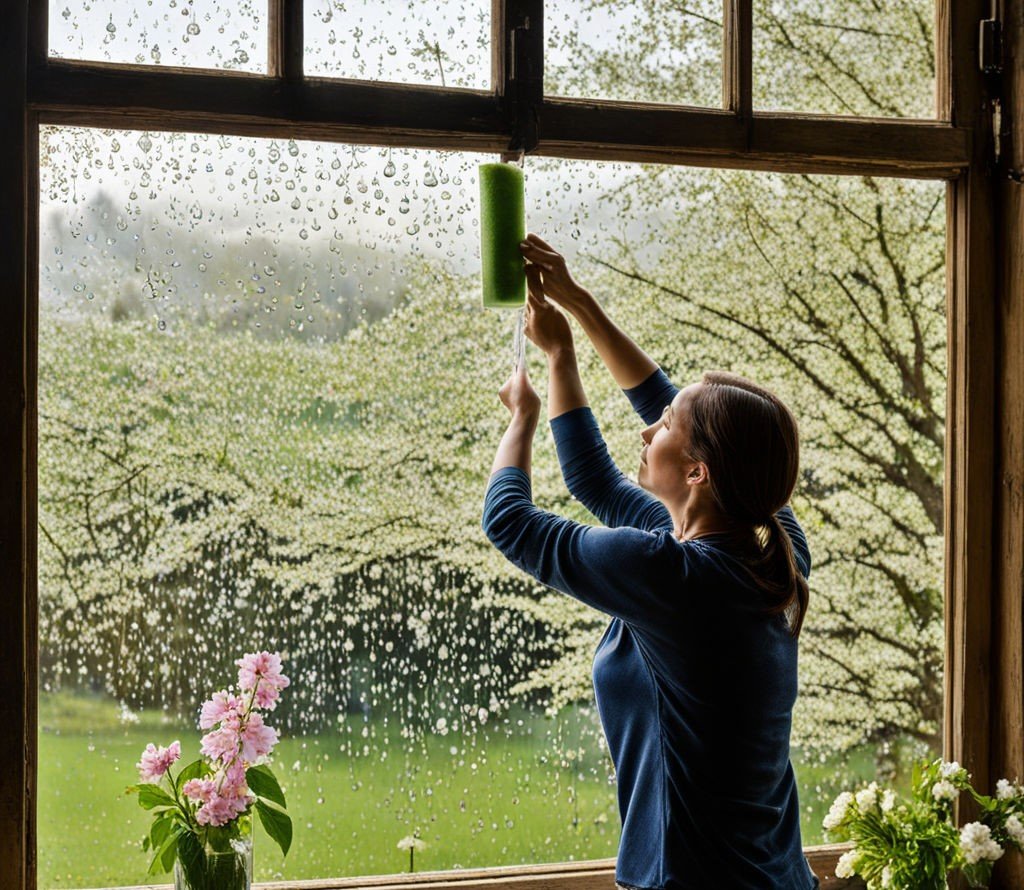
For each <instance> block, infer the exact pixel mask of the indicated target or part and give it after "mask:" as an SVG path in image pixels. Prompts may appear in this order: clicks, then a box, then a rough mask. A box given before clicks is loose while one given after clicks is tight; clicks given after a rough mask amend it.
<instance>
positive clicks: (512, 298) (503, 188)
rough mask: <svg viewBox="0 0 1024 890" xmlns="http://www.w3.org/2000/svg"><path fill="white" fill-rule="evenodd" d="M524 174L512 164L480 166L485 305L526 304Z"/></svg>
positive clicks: (481, 254) (481, 257)
mask: <svg viewBox="0 0 1024 890" xmlns="http://www.w3.org/2000/svg"><path fill="white" fill-rule="evenodd" d="M525 203H526V202H525V198H524V186H523V171H522V170H521V169H520V168H519V167H516V166H514V165H512V164H481V165H480V265H481V271H482V274H483V292H484V306H489V307H492V308H504V309H520V308H522V307H523V306H524V305H525V304H526V271H525V269H524V267H523V255H522V254H521V253H520V252H519V242H520V241H523V240H525V239H526V207H525Z"/></svg>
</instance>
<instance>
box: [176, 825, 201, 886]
mask: <svg viewBox="0 0 1024 890" xmlns="http://www.w3.org/2000/svg"><path fill="white" fill-rule="evenodd" d="M178 860H179V861H180V862H181V868H182V870H183V871H184V872H185V879H186V880H187V881H188V883H189V885H190V886H191V887H192V890H207V887H206V853H204V852H203V845H202V844H201V843H199V838H198V837H196V835H195V834H194V833H193V832H191V831H187V830H185V831H181V832H179V833H178Z"/></svg>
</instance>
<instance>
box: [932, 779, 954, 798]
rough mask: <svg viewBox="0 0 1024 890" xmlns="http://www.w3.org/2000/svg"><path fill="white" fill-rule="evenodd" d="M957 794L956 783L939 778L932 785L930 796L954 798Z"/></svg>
mask: <svg viewBox="0 0 1024 890" xmlns="http://www.w3.org/2000/svg"><path fill="white" fill-rule="evenodd" d="M959 794H960V792H959V791H957V788H956V785H954V784H953V783H952V782H950V781H948V780H947V779H940V780H939V781H938V782H936V783H935V784H934V785H932V797H934V798H935V799H936V800H956V798H957V795H959Z"/></svg>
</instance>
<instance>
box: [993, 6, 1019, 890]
mask: <svg viewBox="0 0 1024 890" xmlns="http://www.w3.org/2000/svg"><path fill="white" fill-rule="evenodd" d="M1005 15H1006V20H1005V22H1004V34H1005V45H1004V52H1005V57H1004V70H1005V75H1004V84H1003V104H1004V108H1003V113H1004V115H1005V119H1004V125H1003V130H1004V132H1006V133H1007V137H1006V138H1005V139H1003V140H1002V158H1001V167H1000V169H999V171H998V175H999V180H998V185H997V188H998V219H997V225H996V232H997V237H998V249H997V253H998V263H999V269H1000V271H1001V281H1000V285H1001V286H1000V299H999V304H998V310H997V311H998V316H997V330H998V332H999V338H998V342H997V345H996V351H997V355H998V356H999V358H998V365H997V369H998V370H997V379H996V389H995V393H996V399H995V401H996V403H997V406H998V409H997V410H998V428H999V440H998V448H999V461H998V467H997V485H996V492H995V499H996V509H997V513H996V520H995V521H996V530H995V540H996V542H997V544H996V561H995V578H994V594H995V603H994V606H993V635H992V661H993V664H994V666H995V675H994V678H993V680H994V682H993V701H992V714H993V719H992V736H991V748H990V756H991V770H990V774H991V777H992V779H993V781H995V780H996V779H999V778H1004V777H1005V778H1009V779H1010V780H1011V781H1012V780H1019V781H1024V663H1022V657H1024V184H1021V183H1018V182H1015V181H1014V180H1012V179H1011V178H1010V177H1009V175H1008V174H1009V171H1010V170H1014V171H1022V170H1024V61H1022V57H1024V12H1022V9H1021V4H1020V3H1007V4H1005ZM996 878H997V882H998V883H995V884H993V887H998V888H999V890H1008V888H1011V887H1013V888H1020V887H1024V856H1022V855H1020V854H1017V853H1012V854H1008V855H1006V856H1005V857H1004V858H1003V861H1001V862H1000V863H998V864H997V867H996Z"/></svg>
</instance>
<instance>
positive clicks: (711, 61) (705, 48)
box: [544, 0, 722, 108]
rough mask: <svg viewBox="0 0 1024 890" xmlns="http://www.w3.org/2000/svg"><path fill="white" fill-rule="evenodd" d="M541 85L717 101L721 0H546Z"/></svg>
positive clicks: (627, 97)
mask: <svg viewBox="0 0 1024 890" xmlns="http://www.w3.org/2000/svg"><path fill="white" fill-rule="evenodd" d="M544 38H545V39H544V43H545V49H544V92H545V93H548V94H550V95H555V96H568V97H583V98H601V99H617V100H621V101H632V102H656V103H664V104H669V105H695V106H704V107H710V108H721V107H722V3H721V2H720V0H693V2H690V3H685V4H678V3H666V2H664V0H586V2H583V3H579V2H575V0H547V2H546V3H545V4H544Z"/></svg>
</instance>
